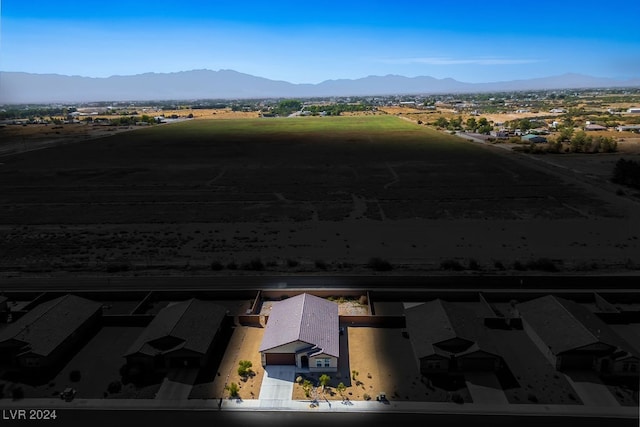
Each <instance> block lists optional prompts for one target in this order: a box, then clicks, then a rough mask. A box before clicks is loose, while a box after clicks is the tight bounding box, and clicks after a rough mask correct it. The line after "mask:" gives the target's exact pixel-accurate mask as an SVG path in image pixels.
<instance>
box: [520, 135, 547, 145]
mask: <svg viewBox="0 0 640 427" xmlns="http://www.w3.org/2000/svg"><path fill="white" fill-rule="evenodd" d="M520 139H521V140H522V141H524V142H530V143H531V142H532V143H534V144H541V143H545V142H547V138H545V137H544V136H540V135H533V134H529V135H523V136H522V137H521V138H520Z"/></svg>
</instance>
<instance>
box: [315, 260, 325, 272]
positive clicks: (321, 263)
mask: <svg viewBox="0 0 640 427" xmlns="http://www.w3.org/2000/svg"><path fill="white" fill-rule="evenodd" d="M315 265H316V268H318V269H320V270H326V269H327V268H328V266H327V263H326V262H325V261H323V260H321V259H317V260H316V262H315Z"/></svg>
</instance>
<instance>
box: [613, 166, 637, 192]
mask: <svg viewBox="0 0 640 427" xmlns="http://www.w3.org/2000/svg"><path fill="white" fill-rule="evenodd" d="M611 181H612V182H615V183H616V184H622V185H626V186H628V187H632V188H640V163H639V162H636V161H634V160H625V159H620V160H618V161H617V162H616V164H615V166H614V168H613V177H612V178H611Z"/></svg>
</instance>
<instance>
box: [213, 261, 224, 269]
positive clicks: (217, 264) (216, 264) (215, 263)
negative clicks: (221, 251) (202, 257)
mask: <svg viewBox="0 0 640 427" xmlns="http://www.w3.org/2000/svg"><path fill="white" fill-rule="evenodd" d="M223 268H224V266H223V265H222V263H221V262H220V261H218V260H214V261H211V269H212V270H213V271H220V270H222V269H223Z"/></svg>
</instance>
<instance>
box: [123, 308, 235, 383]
mask: <svg viewBox="0 0 640 427" xmlns="http://www.w3.org/2000/svg"><path fill="white" fill-rule="evenodd" d="M226 314H227V309H226V308H225V307H223V306H221V305H219V304H216V303H215V302H212V301H203V300H199V299H195V298H192V299H190V300H187V301H182V302H176V303H172V304H169V305H168V306H167V307H165V308H163V309H162V310H160V312H159V313H158V314H157V315H156V316H155V317H154V318H153V320H152V321H151V323H149V325H148V326H147V327H146V328H145V329H144V331H142V333H141V334H140V336H138V338H137V339H136V341H135V342H134V343H133V344H132V345H131V347H129V350H128V351H127V352H126V353H125V355H124V357H125V358H126V359H127V364H129V365H136V366H140V367H142V368H143V369H145V370H147V371H150V370H164V369H168V368H170V367H201V366H204V365H205V364H206V362H207V361H208V358H209V356H210V355H211V352H212V351H213V349H214V346H215V342H216V339H217V338H218V337H219V336H220V331H221V330H222V329H223V328H224V327H226V326H227V325H228V322H229V320H228V319H227V316H226Z"/></svg>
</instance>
